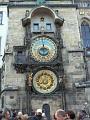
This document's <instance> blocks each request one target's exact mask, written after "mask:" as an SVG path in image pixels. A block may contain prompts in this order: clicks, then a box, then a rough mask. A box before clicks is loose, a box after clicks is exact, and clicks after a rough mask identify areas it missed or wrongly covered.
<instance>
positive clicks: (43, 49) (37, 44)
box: [29, 35, 59, 94]
mask: <svg viewBox="0 0 90 120" xmlns="http://www.w3.org/2000/svg"><path fill="white" fill-rule="evenodd" d="M58 51H59V50H58V47H57V42H56V41H55V40H54V39H52V38H51V37H49V36H45V35H42V36H38V37H35V38H34V39H32V41H31V44H30V49H29V54H30V60H32V61H33V62H35V64H34V66H33V67H32V71H33V73H34V75H33V81H32V85H33V89H34V91H36V92H37V93H41V94H49V93H54V92H55V91H56V90H57V87H58V81H59V80H58V78H59V77H58V75H59V74H58V72H57V71H55V67H59V66H57V60H56V59H57V58H58ZM55 60H56V63H54V61H55ZM53 63H54V64H53ZM53 65H55V67H54V66H53Z"/></svg>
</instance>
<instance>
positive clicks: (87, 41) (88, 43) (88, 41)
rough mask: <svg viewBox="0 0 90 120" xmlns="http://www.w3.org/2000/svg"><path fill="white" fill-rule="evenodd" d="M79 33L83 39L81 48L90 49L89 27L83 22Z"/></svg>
mask: <svg viewBox="0 0 90 120" xmlns="http://www.w3.org/2000/svg"><path fill="white" fill-rule="evenodd" d="M81 32H82V39H83V47H84V48H89V47H90V25H89V24H88V23H87V22H86V21H83V22H82V24H81Z"/></svg>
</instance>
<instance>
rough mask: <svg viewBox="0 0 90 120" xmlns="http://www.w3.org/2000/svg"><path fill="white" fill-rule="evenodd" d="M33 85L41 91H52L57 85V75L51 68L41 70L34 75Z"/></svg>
mask: <svg viewBox="0 0 90 120" xmlns="http://www.w3.org/2000/svg"><path fill="white" fill-rule="evenodd" d="M33 86H34V88H35V89H36V91H38V92H39V93H44V94H45V93H50V92H52V91H54V90H55V88H56V87H57V76H56V75H55V73H54V72H52V71H50V70H40V71H38V72H37V73H36V74H35V75H34V77H33Z"/></svg>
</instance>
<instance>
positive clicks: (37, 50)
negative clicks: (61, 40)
mask: <svg viewBox="0 0 90 120" xmlns="http://www.w3.org/2000/svg"><path fill="white" fill-rule="evenodd" d="M30 53H31V56H32V57H33V58H34V59H35V60H36V61H40V62H48V61H51V60H53V59H54V58H55V57H56V56H57V46H56V44H55V43H54V41H53V40H52V39H50V38H48V37H44V36H41V37H37V38H36V39H34V40H33V42H32V43H31V48H30Z"/></svg>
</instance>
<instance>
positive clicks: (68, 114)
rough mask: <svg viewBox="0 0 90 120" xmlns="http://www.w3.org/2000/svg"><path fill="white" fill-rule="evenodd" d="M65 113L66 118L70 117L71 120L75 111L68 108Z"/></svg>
mask: <svg viewBox="0 0 90 120" xmlns="http://www.w3.org/2000/svg"><path fill="white" fill-rule="evenodd" d="M66 115H67V119H71V120H73V119H75V113H74V112H73V111H72V110H68V111H67V112H66Z"/></svg>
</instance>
